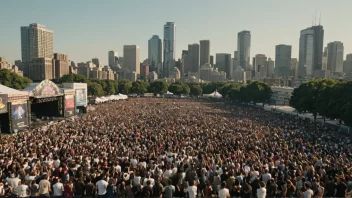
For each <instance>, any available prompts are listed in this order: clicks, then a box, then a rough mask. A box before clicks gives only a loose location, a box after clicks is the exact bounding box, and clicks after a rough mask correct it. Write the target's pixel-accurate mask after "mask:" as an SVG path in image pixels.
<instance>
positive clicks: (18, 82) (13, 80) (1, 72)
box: [0, 69, 32, 90]
mask: <svg viewBox="0 0 352 198" xmlns="http://www.w3.org/2000/svg"><path fill="white" fill-rule="evenodd" d="M0 83H1V84H2V85H5V86H7V87H11V88H13V89H18V90H21V89H24V88H26V87H28V85H29V84H31V83H32V80H31V79H29V78H26V77H22V76H20V75H18V74H16V73H14V72H11V71H10V70H8V69H0Z"/></svg>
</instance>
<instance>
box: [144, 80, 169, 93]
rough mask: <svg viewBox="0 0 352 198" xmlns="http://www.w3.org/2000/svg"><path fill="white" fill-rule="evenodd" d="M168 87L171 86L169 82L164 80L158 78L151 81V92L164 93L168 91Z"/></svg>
mask: <svg viewBox="0 0 352 198" xmlns="http://www.w3.org/2000/svg"><path fill="white" fill-rule="evenodd" d="M168 88H169V84H168V83H167V82H165V81H162V80H156V81H153V82H152V83H150V86H149V92H152V93H154V95H155V96H156V95H157V94H160V95H162V94H165V93H167V90H168Z"/></svg>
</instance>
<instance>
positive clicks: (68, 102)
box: [65, 95, 75, 110]
mask: <svg viewBox="0 0 352 198" xmlns="http://www.w3.org/2000/svg"><path fill="white" fill-rule="evenodd" d="M74 108H75V98H74V96H72V95H68V96H65V110H67V109H74Z"/></svg>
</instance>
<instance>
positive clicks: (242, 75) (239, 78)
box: [233, 66, 247, 83]
mask: <svg viewBox="0 0 352 198" xmlns="http://www.w3.org/2000/svg"><path fill="white" fill-rule="evenodd" d="M233 73H234V74H233V80H234V81H235V82H242V83H246V81H247V79H246V72H245V71H244V69H243V68H242V67H241V66H237V68H236V69H235V71H234V72H233Z"/></svg>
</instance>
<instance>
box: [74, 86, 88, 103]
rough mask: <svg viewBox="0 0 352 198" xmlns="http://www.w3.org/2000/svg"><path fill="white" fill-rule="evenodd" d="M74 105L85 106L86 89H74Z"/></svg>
mask: <svg viewBox="0 0 352 198" xmlns="http://www.w3.org/2000/svg"><path fill="white" fill-rule="evenodd" d="M76 106H87V92H86V89H76Z"/></svg>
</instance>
